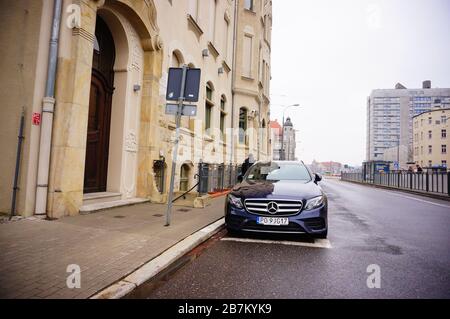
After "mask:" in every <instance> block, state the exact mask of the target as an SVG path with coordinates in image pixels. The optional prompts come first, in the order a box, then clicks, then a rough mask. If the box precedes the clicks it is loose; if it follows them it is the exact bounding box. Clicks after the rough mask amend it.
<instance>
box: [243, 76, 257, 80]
mask: <svg viewBox="0 0 450 319" xmlns="http://www.w3.org/2000/svg"><path fill="white" fill-rule="evenodd" d="M241 78H242V80H245V81H254V80H255V79H254V78H253V77H251V76H250V77H249V76H245V75H242V76H241Z"/></svg>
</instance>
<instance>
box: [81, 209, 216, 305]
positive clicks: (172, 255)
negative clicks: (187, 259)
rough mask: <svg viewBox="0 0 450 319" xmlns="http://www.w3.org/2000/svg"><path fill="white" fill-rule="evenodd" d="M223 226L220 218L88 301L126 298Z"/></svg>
mask: <svg viewBox="0 0 450 319" xmlns="http://www.w3.org/2000/svg"><path fill="white" fill-rule="evenodd" d="M224 226H225V219H224V218H222V219H220V220H218V221H216V222H215V223H212V224H210V225H209V226H206V227H205V228H203V229H200V230H199V231H197V232H195V233H194V234H192V235H190V236H188V237H186V238H185V239H183V240H181V241H180V242H178V243H177V244H175V245H174V246H172V247H171V248H169V249H167V250H166V251H164V252H163V253H162V254H161V255H159V256H158V257H156V258H154V259H152V260H151V261H149V262H147V263H146V264H144V265H143V266H141V267H139V268H138V269H137V270H135V271H134V272H132V273H131V274H129V275H128V276H127V277H125V278H123V279H122V280H120V281H118V282H116V283H115V284H113V285H111V286H109V287H107V288H105V289H103V290H101V291H100V292H98V293H96V294H95V295H93V296H91V297H90V298H89V299H120V298H123V297H126V296H127V295H129V294H131V293H132V292H133V291H134V290H136V289H137V288H138V287H140V286H142V285H143V284H145V283H146V282H148V281H149V280H151V279H152V278H154V277H156V276H157V275H159V274H160V273H162V272H163V271H164V270H166V269H168V268H170V266H171V265H173V264H176V263H177V261H178V260H179V259H181V258H182V257H183V256H184V255H186V254H187V253H189V252H190V251H191V250H193V249H194V248H196V247H197V246H199V245H200V244H202V243H203V242H205V241H207V240H208V239H210V238H211V237H213V236H214V235H215V234H216V233H218V232H219V231H220V230H222V229H223V228H224Z"/></svg>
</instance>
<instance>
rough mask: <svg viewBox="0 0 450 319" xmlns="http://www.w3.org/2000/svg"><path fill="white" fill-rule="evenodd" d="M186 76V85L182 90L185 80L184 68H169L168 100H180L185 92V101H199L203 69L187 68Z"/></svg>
mask: <svg viewBox="0 0 450 319" xmlns="http://www.w3.org/2000/svg"><path fill="white" fill-rule="evenodd" d="M185 76H186V77H185V79H184V81H185V83H184V84H185V85H184V89H183V92H181V90H182V82H183V68H170V69H169V79H168V82H167V92H166V100H168V101H178V100H179V99H180V96H181V93H183V98H184V101H186V102H198V95H199V89H200V77H201V71H200V69H191V68H188V69H187V70H186V75H185Z"/></svg>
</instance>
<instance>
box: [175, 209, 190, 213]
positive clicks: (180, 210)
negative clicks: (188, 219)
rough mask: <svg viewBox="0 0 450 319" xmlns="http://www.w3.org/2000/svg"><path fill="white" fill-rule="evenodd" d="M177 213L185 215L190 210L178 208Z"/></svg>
mask: <svg viewBox="0 0 450 319" xmlns="http://www.w3.org/2000/svg"><path fill="white" fill-rule="evenodd" d="M178 211H179V212H182V213H187V212H190V211H191V210H190V209H187V208H180V209H179V210H178Z"/></svg>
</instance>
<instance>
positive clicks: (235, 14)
mask: <svg viewBox="0 0 450 319" xmlns="http://www.w3.org/2000/svg"><path fill="white" fill-rule="evenodd" d="M238 6H239V0H235V2H234V25H233V63H232V68H233V78H232V84H231V132H232V133H231V152H230V166H231V165H233V162H234V144H235V143H234V142H235V141H234V139H235V136H234V103H235V100H236V97H235V95H236V93H235V91H236V76H237V75H236V64H237V63H236V58H237V24H238V19H239V13H238ZM232 171H233V170H231V169H230V181H231V180H232Z"/></svg>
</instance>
